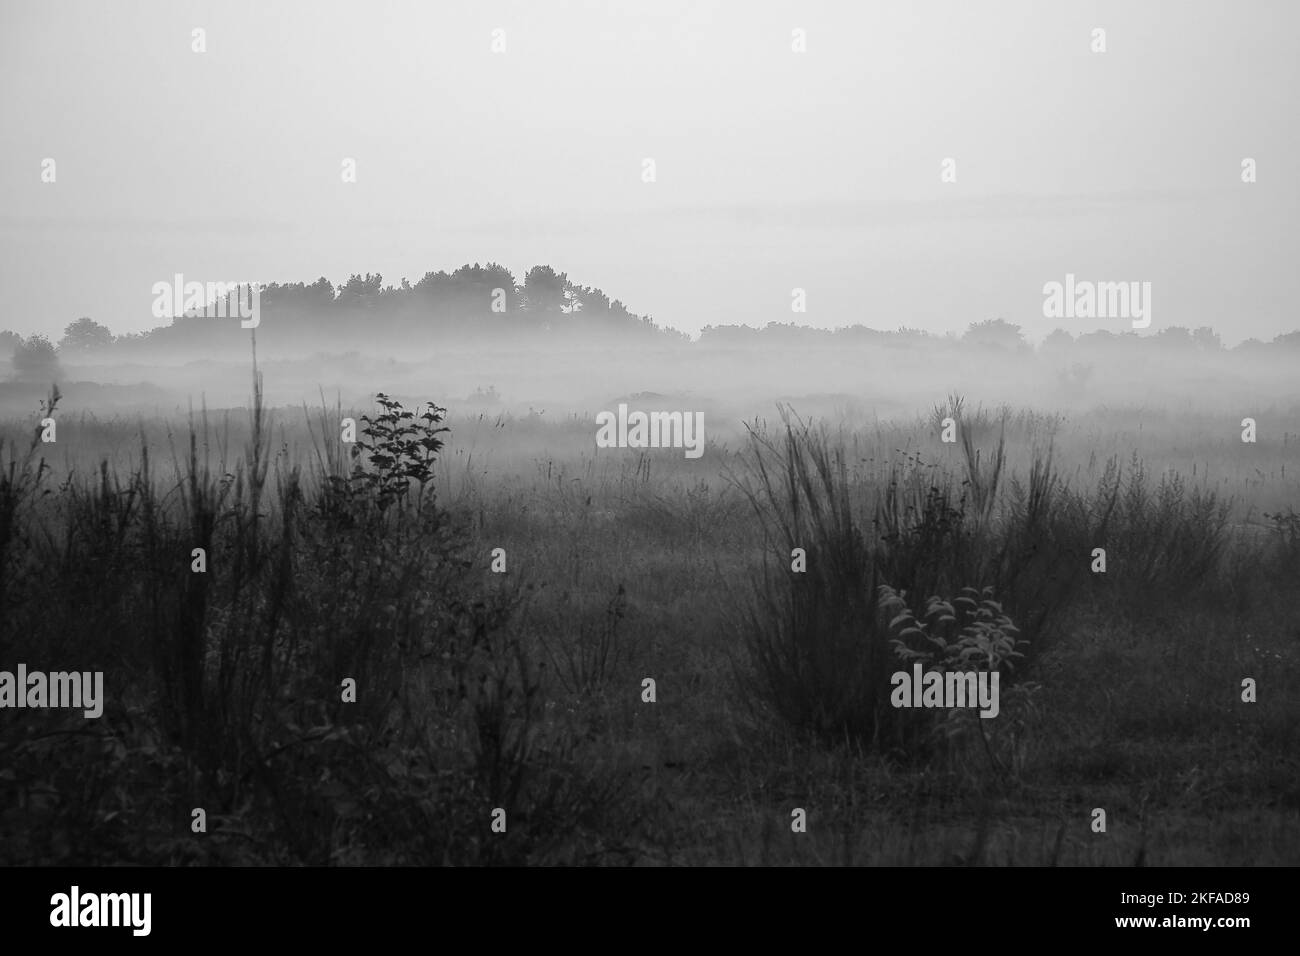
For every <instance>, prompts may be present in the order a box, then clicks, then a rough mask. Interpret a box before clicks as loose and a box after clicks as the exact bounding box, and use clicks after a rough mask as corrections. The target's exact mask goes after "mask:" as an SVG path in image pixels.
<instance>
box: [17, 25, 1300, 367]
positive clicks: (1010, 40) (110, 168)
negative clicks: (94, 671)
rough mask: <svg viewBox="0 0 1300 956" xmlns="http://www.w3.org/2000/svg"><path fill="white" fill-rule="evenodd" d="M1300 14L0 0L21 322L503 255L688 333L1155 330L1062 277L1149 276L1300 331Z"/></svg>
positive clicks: (1192, 321) (1235, 332) (1247, 325)
mask: <svg viewBox="0 0 1300 956" xmlns="http://www.w3.org/2000/svg"><path fill="white" fill-rule="evenodd" d="M1297 11H1300V4H1296V3H1295V2H1293V0H1282V2H1276V3H1265V2H1256V0H1232V2H1211V3H1204V2H1187V0H1174V2H1160V3H1157V2H1141V3H1134V2H1131V0H1130V2H1115V3H1106V2H1087V3H1080V2H1071V3H1057V2H1053V3H1044V2H1030V0H1025V2H1019V0H1016V2H1012V0H1000V2H989V3H979V2H972V0H954V2H929V3H904V2H901V0H900V2H890V3H868V2H851V0H843V2H838V3H811V2H808V0H798V2H789V3H774V2H755V0H736V2H725V3H724V2H717V3H708V2H691V3H676V2H669V0H651V2H624V3H614V2H610V3H576V2H572V3H559V2H551V0H534V2H519V3H488V2H473V3H468V2H466V3H451V2H436V3H435V2H424V3H415V2H385V0H365V2H358V0H350V2H320V0H303V2H299V0H294V2H290V0H274V2H247V3H245V2H230V0H222V2H214V3H197V2H196V3H184V2H106V0H91V2H60V0H0V89H2V90H3V96H2V97H0V141H2V142H3V147H2V149H0V281H2V282H3V285H4V288H5V289H6V290H7V291H8V293H9V295H8V297H7V299H8V308H7V309H6V313H7V314H6V315H4V316H3V317H0V328H12V329H14V330H15V331H18V332H22V333H24V334H27V333H30V332H36V331H39V332H44V333H47V334H51V335H54V336H57V335H58V334H60V333H61V331H62V329H63V327H64V326H65V325H67V324H68V323H69V322H71V321H72V320H73V319H75V318H76V317H77V316H80V315H89V316H91V317H93V318H95V319H96V320H98V321H100V322H103V323H105V324H107V325H109V326H110V327H111V328H112V329H113V330H114V331H115V332H125V331H137V330H140V329H145V328H149V327H152V326H153V325H156V324H158V322H157V320H155V319H154V318H153V317H152V316H151V315H150V304H151V302H152V293H151V286H152V285H153V283H154V282H157V281H160V280H169V279H170V278H171V276H172V275H173V274H174V273H177V272H180V273H183V274H184V275H185V276H186V277H187V278H192V279H199V280H200V281H204V280H209V279H211V280H227V279H229V280H247V279H255V280H259V281H312V280H314V279H315V278H316V277H318V276H321V275H324V276H326V277H327V278H329V279H330V280H331V281H333V282H335V283H339V282H342V281H344V280H345V279H346V278H347V276H348V275H349V274H350V273H353V272H362V273H364V272H367V271H371V272H380V273H382V274H383V275H384V277H385V281H386V282H389V281H391V282H392V283H394V284H396V283H398V282H400V280H401V278H402V277H403V276H406V277H408V278H410V280H411V281H412V282H414V281H417V280H418V279H419V278H420V277H421V276H422V275H423V274H424V273H425V272H426V271H429V270H437V269H451V268H454V267H455V266H457V265H459V264H461V263H464V262H473V261H480V262H487V261H489V260H496V261H499V262H501V263H503V264H505V265H506V266H508V267H509V268H511V269H512V270H513V271H514V272H515V274H516V276H517V277H519V278H522V274H523V272H524V271H525V270H526V269H527V268H528V267H529V266H531V265H533V264H535V263H549V264H551V265H553V266H554V267H555V268H556V269H558V270H560V271H566V272H568V274H569V276H570V277H571V278H573V279H574V280H576V281H578V282H581V283H583V284H587V285H596V286H599V287H601V288H602V289H604V290H605V291H606V292H607V293H609V294H610V295H611V296H613V297H617V298H621V299H622V300H623V301H624V302H625V303H627V305H628V306H629V308H631V309H632V310H633V311H635V312H642V313H650V314H652V315H654V317H655V318H656V320H657V321H659V322H661V323H662V324H666V325H671V326H675V327H677V328H680V329H683V330H685V331H688V332H692V333H694V332H698V331H699V329H700V328H702V327H703V326H705V325H708V324H722V323H728V322H746V323H749V324H752V325H764V324H766V323H767V322H770V321H779V322H789V321H796V322H800V323H805V324H812V325H822V326H839V325H845V324H850V323H857V322H861V323H865V324H867V325H872V326H875V327H877V328H897V327H898V326H899V325H908V326H913V327H921V328H927V329H930V330H933V331H937V332H945V331H950V330H961V329H964V328H965V327H966V326H967V325H968V324H969V323H971V322H974V321H978V320H981V319H986V318H992V317H995V316H1003V317H1005V318H1007V319H1009V320H1011V321H1014V322H1017V323H1019V324H1020V325H1022V326H1024V327H1025V329H1026V331H1027V333H1028V334H1029V335H1030V336H1031V337H1033V338H1041V336H1042V335H1044V334H1046V332H1048V331H1050V330H1051V328H1052V327H1054V326H1057V325H1060V326H1063V327H1066V328H1068V329H1070V331H1073V332H1081V331H1086V330H1091V329H1093V328H1098V327H1106V328H1111V329H1114V330H1116V331H1120V330H1123V329H1126V328H1128V327H1129V323H1128V322H1127V321H1126V320H1123V319H1109V320H1084V319H1072V320H1071V319H1067V320H1050V319H1046V318H1044V317H1043V314H1042V313H1043V292H1042V287H1043V284H1044V283H1045V282H1049V281H1053V280H1057V281H1061V280H1063V279H1064V277H1065V274H1066V273H1067V272H1069V273H1074V274H1075V275H1076V276H1077V277H1078V278H1080V279H1092V280H1097V281H1149V282H1151V283H1152V318H1153V323H1152V326H1151V330H1150V331H1152V332H1154V331H1156V330H1158V329H1159V328H1160V327H1162V326H1167V325H1189V326H1197V325H1202V324H1209V325H1213V326H1215V327H1216V328H1217V329H1218V330H1219V331H1220V332H1221V333H1222V334H1223V337H1224V339H1225V340H1226V341H1227V342H1229V343H1235V342H1238V341H1240V340H1241V339H1243V338H1246V337H1249V336H1256V337H1260V338H1265V339H1267V338H1271V337H1272V336H1273V335H1275V334H1277V333H1278V332H1283V331H1290V330H1292V329H1296V328H1300V315H1297V314H1296V310H1295V309H1294V308H1293V307H1292V305H1291V303H1292V302H1293V301H1294V294H1293V282H1294V275H1295V271H1296V254H1297V251H1298V250H1297V241H1296V225H1295V214H1296V210H1297V208H1298V207H1300V204H1298V203H1297V183H1296V159H1297V157H1298V156H1300V135H1297V127H1298V125H1300V119H1297V117H1300V108H1298V107H1300V104H1298V103H1297V99H1300V97H1298V95H1297V91H1298V90H1300V66H1298V65H1297V64H1298V61H1300V58H1298V57H1297V55H1296V49H1295V44H1296V39H1295V37H1296V30H1297V26H1298V25H1300V14H1298V13H1297ZM1095 27H1101V28H1104V29H1105V31H1106V35H1105V38H1106V47H1107V49H1106V52H1105V53H1093V52H1091V50H1090V45H1091V43H1092V42H1093V40H1092V30H1093V28H1095ZM195 28H203V29H204V30H206V43H207V51H206V52H205V53H201V54H200V53H195V52H193V51H192V49H191V44H192V42H193V41H192V33H191V31H192V30H194V29H195ZM795 28H801V29H803V30H805V31H806V36H807V52H805V53H795V52H793V51H792V50H791V45H792V32H791V31H792V30H794V29H795ZM495 29H500V30H503V31H504V38H505V44H506V49H505V52H503V53H494V52H493V51H492V42H493V30H495ZM344 157H352V158H355V160H356V163H357V182H356V183H354V184H353V183H343V182H342V181H341V175H340V174H341V168H342V167H341V163H342V161H343V159H344ZM647 157H650V158H653V159H654V161H655V164H656V173H657V181H656V182H654V183H645V182H643V181H642V160H643V159H644V158H647ZM945 157H952V158H953V159H954V160H955V161H956V173H957V181H956V182H955V183H942V182H941V181H940V171H941V167H940V164H941V162H942V160H943V159H944V158H945ZM1244 157H1252V158H1254V159H1255V160H1256V162H1257V164H1258V166H1257V170H1258V171H1257V176H1258V181H1257V182H1256V183H1253V184H1249V185H1248V184H1243V183H1242V181H1241V162H1242V159H1243V158H1244ZM46 158H52V159H54V160H55V162H56V163H57V166H56V172H57V180H56V181H55V182H54V183H43V182H42V181H41V174H42V161H43V160H44V159H46ZM794 287H801V288H804V289H806V290H807V305H808V310H807V312H806V313H805V314H793V313H792V312H791V308H790V303H791V289H792V288H794Z"/></svg>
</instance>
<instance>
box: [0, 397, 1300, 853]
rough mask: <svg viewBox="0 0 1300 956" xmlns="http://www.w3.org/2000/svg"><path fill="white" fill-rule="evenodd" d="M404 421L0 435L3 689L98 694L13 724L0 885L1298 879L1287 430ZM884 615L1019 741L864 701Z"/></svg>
mask: <svg viewBox="0 0 1300 956" xmlns="http://www.w3.org/2000/svg"><path fill="white" fill-rule="evenodd" d="M421 397H430V396H410V397H408V396H406V395H405V394H403V398H402V403H397V400H395V399H385V401H387V402H390V403H392V404H388V405H376V404H373V403H372V404H365V405H362V404H358V405H357V406H356V407H354V408H344V407H338V406H335V407H323V406H318V407H316V408H311V409H305V408H303V407H301V406H293V405H283V406H277V407H274V408H268V407H266V406H265V402H264V400H263V399H262V397H261V396H260V395H255V397H254V400H253V401H252V402H251V403H250V407H247V408H234V409H230V410H228V411H227V410H220V411H218V410H211V411H206V412H205V411H203V410H197V411H195V412H193V413H192V414H191V415H169V416H166V417H155V418H145V419H141V418H139V417H130V416H125V415H124V416H112V415H107V414H105V415H91V414H77V415H71V416H67V417H59V416H58V415H57V414H56V416H55V418H56V420H57V421H58V430H57V440H56V441H55V442H54V443H52V444H44V443H41V442H39V440H38V441H36V442H33V441H32V437H31V436H32V431H33V427H34V426H35V423H36V422H37V421H38V420H39V418H41V417H43V416H42V415H36V414H28V415H27V416H26V417H24V418H18V417H16V416H15V417H14V418H12V419H11V420H10V421H8V422H7V423H6V424H5V425H4V426H3V428H0V437H3V439H4V443H3V446H2V447H0V466H2V467H3V474H2V475H0V615H2V621H0V661H2V662H3V666H5V667H11V666H12V665H13V664H14V662H19V661H22V662H26V663H27V666H28V668H29V669H43V670H48V671H54V670H63V669H75V670H79V671H95V670H103V671H104V673H105V691H106V693H105V699H106V700H105V704H104V715H103V717H102V718H101V719H99V720H96V721H84V720H82V719H81V716H80V714H79V713H77V714H76V715H75V716H74V715H72V714H70V713H67V712H63V713H60V712H59V711H57V710H46V711H27V712H26V714H27V716H24V717H23V718H22V719H21V720H20V721H17V722H15V721H9V722H7V723H6V724H5V725H4V731H3V738H0V768H3V769H0V857H2V858H3V860H2V861H3V862H4V863H6V864H31V863H42V864H51V863H66V864H73V863H77V864H81V863H86V864H109V863H128V862H129V863H162V864H180V863H253V864H259V863H306V864H345V865H346V864H409V863H433V864H438V863H471V864H472V863H600V864H611V865H613V864H634V865H664V864H701V863H704V864H716V863H725V864H841V863H843V864H855V865H861V864H868V865H900V864H902V865H910V864H952V863H959V864H967V865H975V864H993V865H1004V864H1012V865H1026V864H1028V865H1044V864H1053V865H1055V864H1060V865H1077V864H1083V865H1133V864H1139V865H1140V864H1144V863H1145V864H1148V865H1207V864H1218V865H1243V864H1264V865H1268V864H1290V865H1295V864H1297V863H1300V696H1298V695H1297V694H1296V692H1295V687H1297V686H1300V600H1298V598H1300V517H1298V516H1297V514H1296V512H1295V510H1294V508H1295V502H1296V499H1297V492H1296V481H1297V476H1300V436H1298V435H1296V434H1294V433H1290V432H1288V431H1287V430H1286V428H1284V427H1276V423H1277V422H1287V421H1289V422H1296V421H1300V418H1298V417H1297V415H1296V411H1297V410H1296V409H1294V408H1274V409H1264V410H1262V411H1258V412H1255V413H1254V414H1256V415H1257V416H1258V417H1259V419H1260V421H1262V422H1263V421H1266V422H1269V423H1270V427H1268V428H1264V427H1261V431H1260V436H1259V438H1258V440H1257V441H1255V442H1252V443H1247V442H1243V441H1242V438H1241V432H1242V429H1241V426H1240V424H1239V419H1240V416H1231V415H1225V414H1217V415H1216V414H1213V413H1210V412H1204V411H1200V410H1196V409H1190V410H1189V409H1184V410H1182V411H1177V410H1174V411H1169V410H1162V409H1159V408H1143V407H1140V406H1136V405H1134V406H1125V407H1114V406H1112V407H1103V406H1096V407H1093V408H1091V409H1082V410H1078V411H1069V412H1060V413H1046V412H1040V411H1031V410H1029V409H1024V408H1019V407H1016V406H1015V405H1014V404H1008V405H1005V406H1002V405H999V406H996V407H995V406H983V405H978V404H975V405H972V404H971V402H970V401H965V402H964V401H963V400H962V399H961V397H960V396H957V395H943V394H935V395H933V396H932V401H931V403H930V406H928V407H927V406H919V407H917V408H915V409H914V410H913V411H912V412H911V413H910V414H909V413H897V414H893V415H891V416H890V417H889V418H877V417H874V416H868V415H866V414H863V413H862V412H861V410H860V409H857V408H847V407H846V408H840V409H839V410H838V412H835V411H833V410H820V409H819V416H818V418H817V419H816V420H809V419H807V418H803V417H801V414H807V410H806V409H803V410H801V409H800V407H799V406H798V403H797V402H796V403H795V404H794V407H793V408H790V407H784V408H782V409H780V410H777V411H774V412H772V413H770V414H769V415H768V416H767V417H766V418H764V419H752V418H751V419H749V420H748V421H745V420H741V419H730V420H728V421H727V422H726V423H725V424H720V425H719V426H718V427H716V428H714V429H713V431H712V432H711V433H710V440H709V443H708V445H707V447H706V450H705V453H704V455H703V457H701V458H699V459H698V460H689V459H686V458H685V457H684V456H683V455H682V453H681V451H680V450H675V449H651V450H636V449H603V448H602V449H597V448H596V446H595V442H594V440H593V438H594V435H595V433H596V427H595V424H594V422H593V421H592V419H591V418H590V417H589V416H586V415H583V414H581V413H571V414H569V415H567V417H566V416H565V415H562V414H561V415H545V416H543V415H540V414H537V413H534V414H531V415H530V414H527V413H525V412H518V411H498V410H496V409H491V408H489V409H487V410H481V409H477V408H474V407H472V406H468V405H466V404H464V403H459V404H456V403H450V402H449V403H448V404H449V405H451V406H452V407H451V408H450V411H449V412H448V413H447V415H446V417H445V419H441V418H434V419H428V420H426V424H427V427H421V420H420V419H419V418H418V417H402V416H403V413H404V411H410V412H413V413H415V416H418V415H419V414H420V413H421V412H423V411H424V408H423V407H420V406H417V402H418V401H419V399H420V398H421ZM434 397H436V396H434ZM33 411H34V410H33ZM362 416H369V418H370V420H371V422H372V427H371V431H372V434H370V435H369V436H367V435H366V434H365V429H366V425H365V423H364V422H363V421H362ZM347 417H351V418H354V419H355V420H356V421H357V422H358V423H359V424H358V429H359V431H358V435H359V439H358V445H357V446H356V447H358V448H360V449H361V450H362V452H363V453H362V455H361V456H360V457H359V458H358V459H356V461H355V462H354V461H353V460H352V459H351V457H350V450H349V448H348V447H347V446H345V445H343V444H341V443H340V442H339V435H340V422H341V421H342V420H343V419H344V418H347ZM945 418H951V419H952V421H953V422H954V423H955V425H956V434H957V440H956V441H954V442H944V441H942V440H941V432H942V430H943V425H944V419H945ZM438 427H446V428H448V429H449V431H448V432H443V433H439V432H437V431H436V428H438ZM444 442H445V444H443V443H444ZM42 460H44V461H45V465H42V464H41V462H42ZM101 460H102V461H103V464H102V465H101V464H100V462H101ZM354 468H355V470H354ZM195 548H202V549H203V559H204V567H203V569H202V570H196V565H195V560H196V558H195V557H194V549H195ZM1097 548H1102V549H1105V552H1106V554H1105V560H1106V567H1105V570H1104V572H1102V571H1099V570H1097V563H1096V562H1097V554H1096V552H1095V550H1094V549H1097ZM498 549H500V550H498ZM795 549H802V551H803V555H804V565H803V567H802V568H801V569H794V565H795V564H796V561H795V559H794V558H793V557H792V553H793V552H794V550H795ZM503 565H504V570H502V566H503ZM882 586H883V587H885V590H882ZM964 588H972V589H974V592H975V593H974V594H972V595H970V598H971V599H970V601H969V603H968V604H962V603H961V602H960V601H958V600H957V599H958V598H960V597H961V596H962V593H963V589H964ZM986 588H991V589H992V590H991V591H987V592H986V591H985V589H986ZM899 592H901V593H899ZM894 595H898V597H897V601H898V603H894V604H891V603H890V600H891V597H892V596H894ZM931 596H937V597H940V598H943V599H946V601H947V602H948V603H947V604H946V607H947V612H950V613H947V614H938V615H935V616H933V617H927V616H926V614H927V611H928V610H931V609H932V608H933V607H934V605H932V604H930V603H929V602H927V599H928V598H930V597H931ZM988 601H993V602H996V604H993V605H989V604H985V603H984V602H988ZM957 605H960V609H959V610H954V606H957ZM977 606H978V608H979V609H984V608H988V607H992V608H994V609H995V611H996V613H995V614H993V616H992V617H987V618H980V620H988V621H994V622H995V623H992V624H990V625H989V626H988V627H986V628H980V627H978V626H976V624H975V621H976V620H977V618H976V616H975V615H976V614H977V611H976V608H977ZM891 608H892V609H891ZM902 608H906V609H907V611H908V613H910V614H911V615H912V616H913V619H914V620H917V621H919V622H921V624H920V626H919V627H918V629H917V630H916V631H913V632H912V638H910V639H909V640H912V641H913V642H914V641H915V639H916V638H917V637H925V636H928V637H930V638H934V637H936V636H938V635H940V634H941V633H942V634H947V635H948V636H949V640H948V641H946V642H943V644H939V643H936V642H933V641H932V642H930V643H929V644H925V645H924V646H923V647H922V649H921V650H922V651H924V652H926V653H930V654H931V655H934V654H935V653H936V648H939V650H938V652H937V653H938V655H939V657H937V658H935V657H933V656H932V657H931V658H926V659H927V660H940V659H941V658H942V657H943V655H944V654H946V653H948V651H947V650H944V648H945V647H955V646H956V644H955V643H954V642H956V641H957V640H958V633H957V625H962V628H961V633H962V634H963V635H965V637H963V638H961V646H962V647H963V648H965V647H976V646H977V647H979V648H980V649H981V653H983V655H984V656H983V657H980V656H978V655H977V656H976V657H975V660H976V664H977V665H978V666H980V667H983V668H985V669H986V670H993V671H997V672H999V673H1000V674H1001V675H1002V678H1003V683H1002V688H1003V696H1002V703H1001V711H1000V713H999V714H998V716H997V717H996V718H995V719H992V720H980V719H978V718H976V717H975V716H974V714H973V713H971V712H953V713H947V712H943V711H939V712H937V713H936V712H934V711H917V710H907V709H897V708H893V707H889V706H887V705H886V704H885V703H884V700H885V695H886V694H888V675H889V673H890V672H892V671H896V670H899V669H900V667H902V665H901V664H899V663H898V662H899V661H900V660H902V658H901V657H899V656H898V654H899V648H900V647H902V646H904V645H907V642H906V641H904V642H903V644H901V645H900V644H895V643H893V642H894V641H895V640H900V641H901V640H902V639H903V637H905V636H906V635H902V634H901V632H900V630H899V627H900V625H899V623H898V620H899V617H900V615H899V614H898V613H897V612H898V611H899V610H900V609H902ZM1002 614H1005V618H1001V620H1002V622H1003V624H998V623H996V619H998V618H999V616H1000V615H1002ZM945 616H946V617H954V618H956V621H955V622H953V621H949V622H947V623H945V622H943V621H941V620H940V618H942V617H945ZM1008 620H1009V622H1010V623H1011V624H1014V625H1015V629H1012V628H1010V627H1007V626H1004V624H1006V623H1007V621H1008ZM904 626H906V622H904ZM945 628H947V630H945ZM981 636H982V639H988V640H985V643H982V644H981V643H980V642H979V639H981ZM999 638H1005V639H1007V643H1005V644H999V643H998V640H997V639H999ZM989 640H992V644H990V643H989ZM908 646H911V647H912V650H913V651H914V652H919V651H917V645H916V644H915V643H913V644H911V645H908ZM991 647H992V648H993V650H990V648H991ZM1012 648H1014V649H1015V655H1018V656H1013V655H1012V654H1011V653H1010V652H1011V650H1012ZM990 654H991V655H992V656H990ZM980 661H983V663H982V664H981V663H980ZM949 663H951V659H949ZM348 679H351V680H353V681H355V695H354V697H353V699H348V691H347V688H346V681H347V680H348ZM647 679H652V681H653V685H652V687H651V686H650V685H647V683H646V681H647ZM1246 679H1250V680H1253V682H1254V692H1253V693H1254V697H1255V700H1254V701H1253V702H1246V701H1245V700H1243V696H1245V697H1249V696H1251V694H1250V692H1249V691H1244V690H1243V681H1244V680H1246ZM651 696H653V701H651V700H649V699H648V698H649V697H651ZM88 728H89V729H88ZM199 808H201V809H202V810H203V811H204V812H203V814H202V821H201V822H202V828H200V825H199V823H196V820H200V817H199V815H198V814H196V812H195V811H196V810H197V809H199ZM1099 809H1100V810H1104V830H1101V829H1100V828H1099V826H1098V821H1099V819H1100V818H1099V817H1098V815H1097V814H1096V812H1095V811H1096V810H1099ZM498 810H499V811H503V813H497V812H495V811H498ZM799 810H803V811H804V814H803V815H802V816H801V815H800V814H799V813H798V811H799ZM502 821H504V832H500V831H501V824H502Z"/></svg>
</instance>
